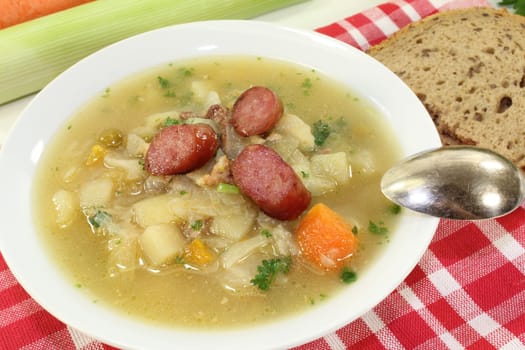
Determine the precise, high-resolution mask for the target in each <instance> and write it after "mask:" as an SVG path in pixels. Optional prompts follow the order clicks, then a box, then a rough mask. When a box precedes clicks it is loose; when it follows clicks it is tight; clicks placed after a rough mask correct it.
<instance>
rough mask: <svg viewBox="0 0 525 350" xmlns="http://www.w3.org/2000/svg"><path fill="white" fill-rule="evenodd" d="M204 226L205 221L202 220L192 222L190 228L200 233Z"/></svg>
mask: <svg viewBox="0 0 525 350" xmlns="http://www.w3.org/2000/svg"><path fill="white" fill-rule="evenodd" d="M203 225H204V221H202V220H195V221H194V222H192V224H191V225H190V227H191V229H192V230H193V231H200V229H201V228H202V226H203Z"/></svg>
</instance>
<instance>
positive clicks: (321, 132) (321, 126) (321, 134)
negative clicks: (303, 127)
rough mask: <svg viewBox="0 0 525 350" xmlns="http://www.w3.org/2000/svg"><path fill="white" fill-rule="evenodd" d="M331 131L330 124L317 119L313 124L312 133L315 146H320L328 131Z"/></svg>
mask: <svg viewBox="0 0 525 350" xmlns="http://www.w3.org/2000/svg"><path fill="white" fill-rule="evenodd" d="M331 132H332V130H331V128H330V125H328V123H325V122H324V121H322V120H318V121H316V122H315V123H314V125H313V130H312V133H313V135H314V142H315V144H316V145H317V146H322V145H323V144H324V142H325V141H326V139H327V138H328V136H330V133H331Z"/></svg>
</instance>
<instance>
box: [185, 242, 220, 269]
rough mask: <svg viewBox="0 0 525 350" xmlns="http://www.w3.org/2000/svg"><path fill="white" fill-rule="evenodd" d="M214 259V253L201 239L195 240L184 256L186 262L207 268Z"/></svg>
mask: <svg viewBox="0 0 525 350" xmlns="http://www.w3.org/2000/svg"><path fill="white" fill-rule="evenodd" d="M214 258H215V254H214V253H213V251H212V250H211V249H210V248H208V247H207V246H206V244H204V242H203V241H202V240H201V239H199V238H195V239H194V240H193V241H191V243H190V244H189V245H188V246H187V247H186V250H185V254H184V261H185V262H188V263H189V264H194V265H198V266H206V265H208V264H209V263H211V262H212V261H213V259H214Z"/></svg>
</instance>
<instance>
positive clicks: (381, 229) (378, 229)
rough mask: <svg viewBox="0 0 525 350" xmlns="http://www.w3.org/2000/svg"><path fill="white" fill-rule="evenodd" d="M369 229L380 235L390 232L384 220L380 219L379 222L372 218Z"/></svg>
mask: <svg viewBox="0 0 525 350" xmlns="http://www.w3.org/2000/svg"><path fill="white" fill-rule="evenodd" d="M368 231H370V232H371V233H374V234H378V235H384V234H386V233H388V228H387V227H385V226H384V223H383V221H379V222H378V223H377V224H376V223H375V222H373V221H372V220H370V221H369V222H368Z"/></svg>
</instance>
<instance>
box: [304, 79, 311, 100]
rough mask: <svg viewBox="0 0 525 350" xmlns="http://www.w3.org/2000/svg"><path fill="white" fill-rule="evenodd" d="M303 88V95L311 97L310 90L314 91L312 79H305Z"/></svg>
mask: <svg viewBox="0 0 525 350" xmlns="http://www.w3.org/2000/svg"><path fill="white" fill-rule="evenodd" d="M301 87H302V88H303V94H304V95H305V96H308V95H310V90H311V89H312V80H311V79H310V78H306V79H304V80H303V83H302V84H301Z"/></svg>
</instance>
